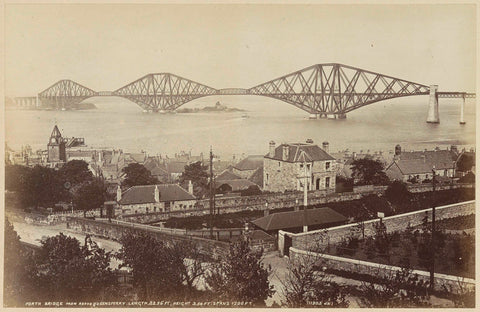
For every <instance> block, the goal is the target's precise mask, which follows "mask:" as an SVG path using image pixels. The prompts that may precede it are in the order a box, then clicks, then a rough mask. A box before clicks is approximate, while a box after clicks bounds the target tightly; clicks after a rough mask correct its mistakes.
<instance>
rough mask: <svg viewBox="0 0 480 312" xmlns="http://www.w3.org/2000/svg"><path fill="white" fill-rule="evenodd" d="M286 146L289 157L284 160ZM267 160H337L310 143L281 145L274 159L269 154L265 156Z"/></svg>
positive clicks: (276, 150) (276, 149)
mask: <svg viewBox="0 0 480 312" xmlns="http://www.w3.org/2000/svg"><path fill="white" fill-rule="evenodd" d="M284 146H287V147H288V157H287V159H286V160H283V147H284ZM265 158H270V159H275V160H281V161H288V162H303V161H319V160H335V158H333V157H332V156H331V155H330V154H328V153H327V152H325V151H324V150H323V149H321V148H320V147H319V146H318V145H315V144H308V143H290V144H280V145H279V146H277V148H275V155H274V156H273V157H270V155H269V154H267V155H265Z"/></svg>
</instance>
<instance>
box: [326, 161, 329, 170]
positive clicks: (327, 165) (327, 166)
mask: <svg viewBox="0 0 480 312" xmlns="http://www.w3.org/2000/svg"><path fill="white" fill-rule="evenodd" d="M328 169H330V162H329V161H327V162H326V163H325V170H328Z"/></svg>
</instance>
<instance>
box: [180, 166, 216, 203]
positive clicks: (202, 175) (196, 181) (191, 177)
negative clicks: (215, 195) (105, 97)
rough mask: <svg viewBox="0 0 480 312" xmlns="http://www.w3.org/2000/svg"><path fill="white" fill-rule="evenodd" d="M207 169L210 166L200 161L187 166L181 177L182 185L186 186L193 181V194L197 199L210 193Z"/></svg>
mask: <svg viewBox="0 0 480 312" xmlns="http://www.w3.org/2000/svg"><path fill="white" fill-rule="evenodd" d="M207 169H208V166H204V165H202V162H200V161H197V162H194V163H192V164H190V165H187V166H185V171H184V172H183V173H182V175H181V176H180V183H181V184H184V185H185V184H186V183H188V181H192V184H193V194H194V195H195V196H196V197H200V198H201V197H203V196H204V195H206V194H208V193H209V184H208V177H209V174H208V172H207Z"/></svg>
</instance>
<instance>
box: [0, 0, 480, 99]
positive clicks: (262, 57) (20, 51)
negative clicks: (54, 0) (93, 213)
mask: <svg viewBox="0 0 480 312" xmlns="http://www.w3.org/2000/svg"><path fill="white" fill-rule="evenodd" d="M475 13H476V8H475V6H474V5H473V4H461V5H453V4H446V5H439V4H437V5H412V4H410V5H319V4H316V5H292V4H290V5H286V4H283V5H273V4H269V5H260V4H256V5H241V4H237V5H233V4H230V5H226V4H224V5H220V4H217V5H214V4H203V5H199V4H197V5H192V4H183V5H173V4H141V5H133V4H117V5H113V4H63V5H62V4H39V5H37V4H7V5H6V7H5V91H6V92H5V93H6V95H7V96H34V95H36V94H37V93H39V92H41V91H43V90H44V89H46V88H48V87H49V86H50V85H52V84H54V83H55V82H56V81H58V80H60V79H72V80H74V81H76V82H78V83H80V84H82V85H84V86H87V87H89V88H91V89H93V90H95V91H113V90H116V89H118V88H120V87H122V86H124V85H126V84H128V83H130V82H132V81H134V80H136V79H138V78H140V77H142V76H144V75H146V74H148V73H160V72H170V73H174V74H177V75H179V76H182V77H185V78H189V79H191V80H194V81H197V82H200V83H203V84H206V85H209V86H211V87H213V88H218V89H220V88H229V87H233V88H235V87H238V88H250V87H253V86H255V85H258V84H260V83H263V82H266V81H269V80H271V79H274V78H277V77H280V76H283V75H285V74H288V73H291V72H294V71H296V70H299V69H302V68H305V67H308V66H311V65H313V64H319V63H331V62H338V63H343V64H347V65H351V66H355V67H359V68H362V69H367V70H372V71H375V72H380V73H383V74H386V75H390V76H394V77H398V78H401V79H405V80H410V81H414V82H417V83H421V84H426V85H430V84H438V85H439V89H440V91H467V92H474V91H475V85H476V83H475V68H476V37H475V30H476V24H475V23H476V16H475Z"/></svg>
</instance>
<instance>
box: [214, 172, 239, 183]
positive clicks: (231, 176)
mask: <svg viewBox="0 0 480 312" xmlns="http://www.w3.org/2000/svg"><path fill="white" fill-rule="evenodd" d="M241 178H242V177H240V176H238V175H236V174H235V173H232V172H230V171H226V170H225V171H224V172H222V173H221V174H219V175H218V176H217V177H216V178H215V181H226V180H238V179H241Z"/></svg>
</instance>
